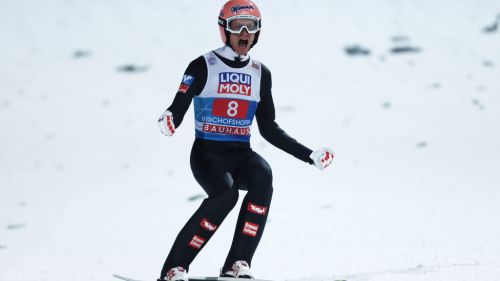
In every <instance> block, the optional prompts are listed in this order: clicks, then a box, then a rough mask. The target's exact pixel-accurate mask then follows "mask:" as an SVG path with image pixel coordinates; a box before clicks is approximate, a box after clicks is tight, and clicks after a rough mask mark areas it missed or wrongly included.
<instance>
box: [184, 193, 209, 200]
mask: <svg viewBox="0 0 500 281" xmlns="http://www.w3.org/2000/svg"><path fill="white" fill-rule="evenodd" d="M203 198H205V195H203V194H196V195H193V196H189V197H188V199H187V200H188V201H189V202H194V201H197V200H201V199H203Z"/></svg>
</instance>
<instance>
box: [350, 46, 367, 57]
mask: <svg viewBox="0 0 500 281" xmlns="http://www.w3.org/2000/svg"><path fill="white" fill-rule="evenodd" d="M344 50H345V52H346V54H347V55H349V56H353V57H354V56H369V55H370V53H371V51H370V50H369V49H368V48H365V47H362V46H360V45H350V46H347V47H345V49H344Z"/></svg>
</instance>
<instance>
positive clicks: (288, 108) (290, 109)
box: [279, 105, 295, 112]
mask: <svg viewBox="0 0 500 281" xmlns="http://www.w3.org/2000/svg"><path fill="white" fill-rule="evenodd" d="M279 109H280V111H283V112H293V111H295V107H293V106H291V105H285V106H280V107H279Z"/></svg>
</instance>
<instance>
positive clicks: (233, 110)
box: [227, 101, 238, 117]
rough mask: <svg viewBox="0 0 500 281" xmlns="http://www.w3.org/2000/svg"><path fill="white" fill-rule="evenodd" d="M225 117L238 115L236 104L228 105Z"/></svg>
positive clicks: (231, 102)
mask: <svg viewBox="0 0 500 281" xmlns="http://www.w3.org/2000/svg"><path fill="white" fill-rule="evenodd" d="M227 106H228V109H227V115H229V116H231V117H234V116H236V115H237V114H238V102H237V101H230V102H229V103H228V104H227Z"/></svg>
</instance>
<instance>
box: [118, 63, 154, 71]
mask: <svg viewBox="0 0 500 281" xmlns="http://www.w3.org/2000/svg"><path fill="white" fill-rule="evenodd" d="M148 69H149V66H148V65H141V66H139V65H134V64H125V65H122V66H119V67H118V68H117V71H118V72H124V73H140V72H146V71H148Z"/></svg>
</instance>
